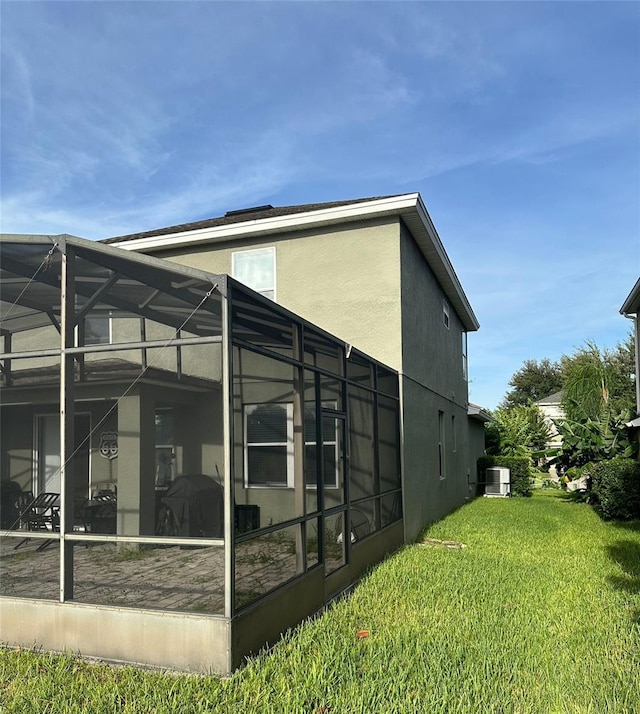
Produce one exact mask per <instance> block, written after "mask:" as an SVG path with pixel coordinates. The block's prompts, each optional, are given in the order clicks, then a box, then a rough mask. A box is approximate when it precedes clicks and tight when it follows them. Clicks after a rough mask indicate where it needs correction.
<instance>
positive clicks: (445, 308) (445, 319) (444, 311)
mask: <svg viewBox="0 0 640 714" xmlns="http://www.w3.org/2000/svg"><path fill="white" fill-rule="evenodd" d="M442 322H443V323H444V326H445V327H446V328H447V330H448V329H449V327H450V326H451V320H450V318H449V303H448V302H447V301H446V300H443V301H442Z"/></svg>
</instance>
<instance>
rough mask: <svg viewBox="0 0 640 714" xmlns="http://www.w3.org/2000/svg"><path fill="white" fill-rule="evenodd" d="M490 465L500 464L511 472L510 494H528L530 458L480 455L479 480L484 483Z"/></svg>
mask: <svg viewBox="0 0 640 714" xmlns="http://www.w3.org/2000/svg"><path fill="white" fill-rule="evenodd" d="M490 466H502V467H503V468H506V469H509V471H510V472H511V495H512V496H530V495H531V486H532V484H533V479H532V478H531V460H530V459H529V458H528V457H526V456H481V457H480V458H479V459H478V477H479V481H480V482H482V483H485V481H486V480H487V479H486V471H487V469H488V468H489V467H490Z"/></svg>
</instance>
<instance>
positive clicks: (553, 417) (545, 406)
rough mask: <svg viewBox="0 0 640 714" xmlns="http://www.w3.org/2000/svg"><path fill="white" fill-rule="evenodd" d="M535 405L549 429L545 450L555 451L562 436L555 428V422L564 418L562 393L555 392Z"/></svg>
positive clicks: (560, 442)
mask: <svg viewBox="0 0 640 714" xmlns="http://www.w3.org/2000/svg"><path fill="white" fill-rule="evenodd" d="M536 404H537V406H538V408H539V409H540V411H541V412H542V413H543V414H544V420H545V422H546V423H547V426H548V427H549V439H548V441H547V443H546V446H545V448H547V449H555V448H557V447H559V446H562V436H561V435H560V434H559V433H558V429H557V428H556V422H557V421H558V420H559V419H564V417H565V413H564V409H563V408H562V392H556V393H555V394H550V395H549V396H548V397H545V398H544V399H539V400H538V401H537V402H536Z"/></svg>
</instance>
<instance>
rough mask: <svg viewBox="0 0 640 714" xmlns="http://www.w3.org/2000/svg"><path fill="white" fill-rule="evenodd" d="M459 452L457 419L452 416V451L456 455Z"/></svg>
mask: <svg viewBox="0 0 640 714" xmlns="http://www.w3.org/2000/svg"><path fill="white" fill-rule="evenodd" d="M457 450H458V440H457V436H456V418H455V416H454V415H453V414H452V415H451V451H453V452H454V453H455V452H456V451H457Z"/></svg>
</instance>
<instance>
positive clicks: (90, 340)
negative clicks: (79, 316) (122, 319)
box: [74, 315, 112, 347]
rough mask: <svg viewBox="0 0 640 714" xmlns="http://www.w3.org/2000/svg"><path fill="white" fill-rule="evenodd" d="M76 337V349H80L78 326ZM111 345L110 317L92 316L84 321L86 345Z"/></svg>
mask: <svg viewBox="0 0 640 714" xmlns="http://www.w3.org/2000/svg"><path fill="white" fill-rule="evenodd" d="M74 335H75V337H74V340H75V344H76V347H79V346H80V345H79V340H78V326H77V325H76V327H75V332H74ZM111 343H112V337H111V317H110V316H109V315H90V316H89V317H86V318H85V320H84V344H85V345H110V344H111Z"/></svg>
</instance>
